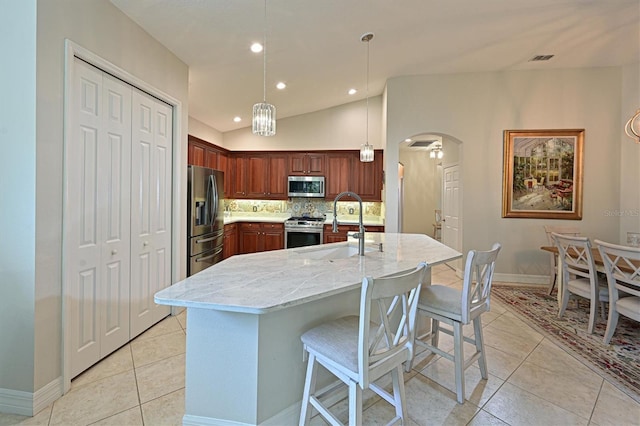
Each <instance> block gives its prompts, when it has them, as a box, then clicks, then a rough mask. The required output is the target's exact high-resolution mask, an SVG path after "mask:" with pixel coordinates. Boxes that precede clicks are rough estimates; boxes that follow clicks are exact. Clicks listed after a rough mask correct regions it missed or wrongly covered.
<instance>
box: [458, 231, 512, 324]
mask: <svg viewBox="0 0 640 426" xmlns="http://www.w3.org/2000/svg"><path fill="white" fill-rule="evenodd" d="M501 248H502V246H501V245H500V244H499V243H494V244H493V247H491V250H488V251H479V250H469V253H467V262H466V264H465V267H464V280H463V283H462V312H461V314H462V323H463V324H468V323H469V321H471V320H472V319H473V318H475V317H477V316H478V315H480V314H481V313H482V312H485V311H488V310H489V308H490V302H491V284H492V283H493V271H494V269H495V267H496V259H497V258H498V253H499V252H500V249H501Z"/></svg>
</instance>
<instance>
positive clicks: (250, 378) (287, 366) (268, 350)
mask: <svg viewBox="0 0 640 426" xmlns="http://www.w3.org/2000/svg"><path fill="white" fill-rule="evenodd" d="M357 247H358V244H357V241H349V242H346V243H334V244H324V245H318V246H310V247H301V248H296V249H289V250H276V251H269V252H262V253H254V254H247V255H239V256H233V257H231V258H229V259H227V260H225V261H223V262H221V263H218V264H216V265H213V266H211V267H210V268H208V269H205V270H204V271H202V272H199V273H197V274H195V275H193V276H191V277H189V278H187V279H185V280H184V281H181V282H179V283H176V284H174V285H172V286H171V287H169V288H166V289H164V290H162V291H160V292H158V293H157V294H156V295H155V301H156V303H158V304H162V305H171V306H183V307H186V308H187V348H186V379H185V382H186V385H185V387H186V391H185V416H184V418H183V424H185V425H196V424H199V425H212V424H229V425H231V424H233V425H239V424H247V425H257V424H273V425H275V424H297V418H298V415H299V409H300V401H301V399H302V388H303V384H304V376H305V362H304V360H303V358H302V353H303V351H302V343H301V342H300V336H301V335H302V333H304V332H305V331H306V330H308V329H310V328H312V327H314V326H316V325H318V324H320V323H322V322H324V321H327V320H330V319H334V318H337V317H340V316H343V315H347V314H357V313H358V309H359V297H360V286H361V282H362V279H363V278H364V277H374V278H375V277H382V276H385V275H388V274H392V273H395V272H399V271H402V270H408V269H412V268H415V267H416V266H417V265H418V263H419V262H423V261H424V262H426V263H427V264H428V265H429V266H433V265H436V264H440V263H444V262H448V261H451V260H454V259H457V258H459V257H461V254H460V253H459V252H457V251H455V250H453V249H451V248H449V247H447V246H445V245H443V244H441V243H439V242H438V241H436V240H433V239H431V238H429V237H427V236H426V235H422V234H394V233H367V234H366V245H365V249H366V253H365V255H364V256H359V255H358V248H357ZM380 249H382V251H380ZM425 284H427V283H425Z"/></svg>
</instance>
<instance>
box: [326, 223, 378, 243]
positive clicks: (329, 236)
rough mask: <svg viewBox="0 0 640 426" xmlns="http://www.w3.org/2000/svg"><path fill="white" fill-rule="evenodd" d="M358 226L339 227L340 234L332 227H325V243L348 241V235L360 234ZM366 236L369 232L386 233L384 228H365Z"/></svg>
mask: <svg viewBox="0 0 640 426" xmlns="http://www.w3.org/2000/svg"><path fill="white" fill-rule="evenodd" d="M358 229H359V227H358V225H338V232H336V233H334V232H333V230H332V226H331V225H325V226H324V230H323V235H324V237H323V240H324V241H323V243H324V244H329V243H339V242H341V241H347V233H353V232H358ZM364 229H365V231H364V232H365V235H366V233H367V232H384V226H365V227H364Z"/></svg>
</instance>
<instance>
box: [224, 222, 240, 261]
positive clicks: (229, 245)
mask: <svg viewBox="0 0 640 426" xmlns="http://www.w3.org/2000/svg"><path fill="white" fill-rule="evenodd" d="M222 252H223V257H224V259H226V258H228V257H231V256H234V255H236V254H238V224H236V223H230V224H228V225H225V226H224V246H223V250H222Z"/></svg>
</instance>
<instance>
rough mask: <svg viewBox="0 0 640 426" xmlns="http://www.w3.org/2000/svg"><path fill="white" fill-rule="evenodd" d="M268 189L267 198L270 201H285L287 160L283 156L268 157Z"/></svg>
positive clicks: (286, 192)
mask: <svg viewBox="0 0 640 426" xmlns="http://www.w3.org/2000/svg"><path fill="white" fill-rule="evenodd" d="M267 172H268V175H269V188H268V191H267V197H268V198H271V199H276V200H277V199H280V200H286V199H287V194H288V191H287V158H286V156H285V155H284V154H273V155H270V156H269V167H268V169H267Z"/></svg>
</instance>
